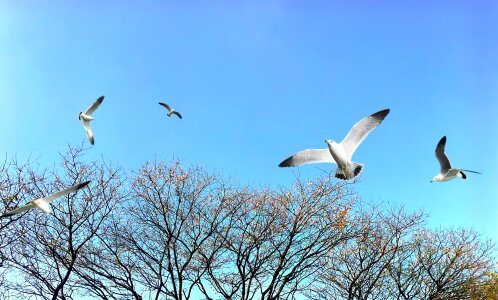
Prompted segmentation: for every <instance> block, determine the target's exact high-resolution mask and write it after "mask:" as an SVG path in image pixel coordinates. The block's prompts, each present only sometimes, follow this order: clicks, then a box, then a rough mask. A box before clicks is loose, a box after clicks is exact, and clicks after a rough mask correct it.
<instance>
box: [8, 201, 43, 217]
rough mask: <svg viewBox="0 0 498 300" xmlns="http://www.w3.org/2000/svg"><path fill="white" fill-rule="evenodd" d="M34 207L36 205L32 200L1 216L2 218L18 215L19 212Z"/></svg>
mask: <svg viewBox="0 0 498 300" xmlns="http://www.w3.org/2000/svg"><path fill="white" fill-rule="evenodd" d="M33 207H35V205H34V204H33V203H32V202H30V203H28V204H26V205H24V206H21V207H18V208H16V209H14V210H11V211H9V212H6V213H4V214H3V215H1V216H0V218H5V217H10V216H13V215H17V214H20V213H22V212H25V211H28V210H30V209H32V208H33Z"/></svg>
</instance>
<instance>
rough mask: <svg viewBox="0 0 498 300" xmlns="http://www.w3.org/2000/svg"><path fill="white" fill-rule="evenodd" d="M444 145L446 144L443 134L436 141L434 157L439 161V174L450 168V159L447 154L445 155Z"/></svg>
mask: <svg viewBox="0 0 498 300" xmlns="http://www.w3.org/2000/svg"><path fill="white" fill-rule="evenodd" d="M445 146H446V136H443V137H442V138H441V139H440V140H439V143H437V146H436V158H437V160H438V161H439V164H440V165H441V174H445V173H446V172H448V170H449V169H451V164H450V160H449V159H448V156H446V153H445V152H444V148H445Z"/></svg>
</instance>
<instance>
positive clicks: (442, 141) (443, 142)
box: [438, 136, 446, 145]
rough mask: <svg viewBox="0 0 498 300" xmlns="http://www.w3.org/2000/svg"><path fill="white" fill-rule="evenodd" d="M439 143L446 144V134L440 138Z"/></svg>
mask: <svg viewBox="0 0 498 300" xmlns="http://www.w3.org/2000/svg"><path fill="white" fill-rule="evenodd" d="M438 145H446V136H443V137H442V138H441V139H440V140H439V143H438Z"/></svg>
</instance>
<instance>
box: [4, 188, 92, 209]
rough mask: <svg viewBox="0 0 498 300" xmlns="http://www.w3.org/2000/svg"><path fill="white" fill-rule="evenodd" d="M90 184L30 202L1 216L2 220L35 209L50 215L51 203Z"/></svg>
mask: <svg viewBox="0 0 498 300" xmlns="http://www.w3.org/2000/svg"><path fill="white" fill-rule="evenodd" d="M88 183H90V181H85V182H83V183H78V184H75V185H73V186H72V187H70V188H67V189H65V190H63V191H60V192H57V193H54V194H52V195H50V196H48V197H43V198H38V199H36V200H33V201H31V202H29V203H28V204H26V205H24V206H21V207H18V208H16V209H14V210H11V211H9V212H6V213H4V214H3V215H1V216H0V218H5V217H10V216H13V215H17V214H20V213H22V212H25V211H28V210H30V209H32V208H35V207H37V208H39V209H40V210H42V211H43V212H46V213H50V212H52V210H51V209H50V205H49V203H51V202H52V201H54V200H55V199H57V198H59V197H61V196H64V195H67V194H69V193H71V192H75V191H77V190H79V189H81V188H83V187H85V186H87V185H88Z"/></svg>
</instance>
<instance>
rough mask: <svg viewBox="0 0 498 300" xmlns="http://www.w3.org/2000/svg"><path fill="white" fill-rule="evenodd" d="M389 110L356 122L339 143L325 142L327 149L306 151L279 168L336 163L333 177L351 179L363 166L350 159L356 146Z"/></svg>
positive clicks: (292, 157) (290, 158) (281, 164)
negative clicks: (336, 166)
mask: <svg viewBox="0 0 498 300" xmlns="http://www.w3.org/2000/svg"><path fill="white" fill-rule="evenodd" d="M389 111H390V110H389V109H384V110H381V111H378V112H376V113H374V114H372V115H370V116H367V117H365V118H363V119H361V120H360V121H358V122H357V123H356V124H355V125H354V126H353V127H352V128H351V130H350V131H349V133H348V135H347V136H346V137H345V138H344V140H342V142H340V143H336V142H334V141H332V140H326V141H325V143H327V146H328V149H306V150H303V151H300V152H298V153H296V154H294V155H293V156H290V157H289V158H287V159H285V160H284V161H282V162H281V163H280V164H279V165H278V166H279V167H294V166H299V165H303V164H308V163H336V164H337V165H338V168H337V171H336V173H335V177H337V178H339V179H343V180H349V179H353V178H354V177H356V175H358V174H359V173H360V172H361V170H362V168H363V165H362V164H359V163H355V162H353V161H352V160H351V159H352V157H353V154H354V152H355V151H356V149H357V148H358V146H359V145H360V144H361V142H363V140H364V139H365V138H366V137H367V135H368V134H369V133H370V131H372V130H373V129H375V128H376V127H377V126H378V125H379V124H380V123H382V121H383V120H384V118H385V117H386V116H387V114H388V113H389Z"/></svg>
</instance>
